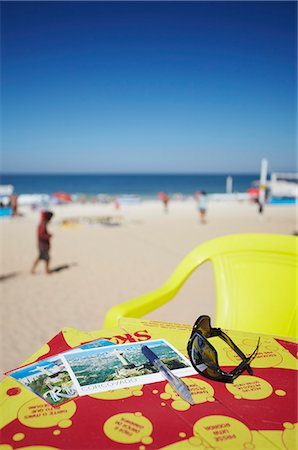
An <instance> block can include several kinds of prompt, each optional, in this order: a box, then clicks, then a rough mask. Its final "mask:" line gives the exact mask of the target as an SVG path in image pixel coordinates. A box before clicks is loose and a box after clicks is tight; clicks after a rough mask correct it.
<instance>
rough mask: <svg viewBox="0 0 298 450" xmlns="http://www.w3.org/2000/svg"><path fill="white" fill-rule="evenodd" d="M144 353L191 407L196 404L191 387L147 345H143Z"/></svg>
mask: <svg viewBox="0 0 298 450" xmlns="http://www.w3.org/2000/svg"><path fill="white" fill-rule="evenodd" d="M141 350H142V353H143V354H144V356H146V358H147V359H148V360H149V361H150V362H151V363H152V364H153V365H154V366H155V367H156V369H157V370H158V371H159V372H160V373H161V375H162V376H163V377H164V378H165V379H166V380H167V381H168V382H169V383H170V385H171V386H172V388H173V389H174V390H175V391H176V392H177V394H179V395H180V397H181V398H183V400H185V401H186V402H188V403H189V404H190V405H194V404H195V402H194V401H193V398H192V396H191V393H190V390H189V387H188V386H187V385H186V384H185V383H184V382H183V381H182V380H181V379H180V378H179V377H176V375H174V374H173V373H172V372H171V371H170V369H168V368H167V366H166V365H165V364H164V363H163V362H162V361H161V360H160V359H159V357H158V356H157V355H156V354H155V353H154V352H153V351H152V350H150V348H148V347H147V345H142V347H141Z"/></svg>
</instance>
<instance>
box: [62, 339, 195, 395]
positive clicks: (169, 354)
mask: <svg viewBox="0 0 298 450" xmlns="http://www.w3.org/2000/svg"><path fill="white" fill-rule="evenodd" d="M142 345H143V343H141V342H132V343H129V344H121V345H111V346H107V347H101V348H96V349H89V350H84V351H83V352H82V351H72V352H71V353H70V352H67V353H64V354H63V355H61V357H62V359H63V361H64V364H65V366H66V367H67V368H68V371H69V374H70V376H71V379H72V381H73V383H74V386H75V388H76V390H77V392H78V394H79V395H89V394H94V393H96V392H105V391H110V390H114V389H120V388H125V387H130V386H137V385H140V384H148V383H153V382H156V381H162V380H164V378H163V377H162V375H161V374H160V373H159V372H158V370H157V369H156V368H155V367H154V365H153V364H152V363H151V362H150V361H148V360H147V358H146V357H145V356H144V355H143V353H142V351H141V347H142ZM146 346H147V347H149V348H150V349H151V350H152V351H154V353H155V354H156V355H157V356H158V357H159V358H160V359H161V361H162V362H163V363H164V364H165V365H166V366H167V367H168V368H169V369H170V370H171V371H172V372H173V374H175V375H177V376H179V377H181V376H187V375H194V374H195V373H196V372H195V370H194V369H193V367H192V366H191V364H190V362H189V360H188V359H187V358H185V356H183V355H182V354H181V353H179V352H178V350H177V349H175V348H174V347H173V346H172V345H171V344H169V343H168V342H167V341H166V340H164V339H159V340H152V341H146Z"/></svg>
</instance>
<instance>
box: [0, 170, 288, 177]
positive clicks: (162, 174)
mask: <svg viewBox="0 0 298 450" xmlns="http://www.w3.org/2000/svg"><path fill="white" fill-rule="evenodd" d="M271 172H272V171H268V173H271ZM273 172H276V171H273ZM278 172H295V170H279V171H278ZM259 173H260V172H259V171H255V172H241V171H235V172H217V171H216V172H211V171H210V172H209V171H208V172H0V177H1V176H9V175H14V176H15V175H17V176H18V175H28V176H43V175H50V176H52V175H54V176H55V175H64V176H65V175H66V176H72V175H92V176H110V175H121V176H123V175H127V176H133V175H135V176H152V175H161V176H173V175H175V176H185V175H190V176H197V175H226V176H229V175H256V174H259Z"/></svg>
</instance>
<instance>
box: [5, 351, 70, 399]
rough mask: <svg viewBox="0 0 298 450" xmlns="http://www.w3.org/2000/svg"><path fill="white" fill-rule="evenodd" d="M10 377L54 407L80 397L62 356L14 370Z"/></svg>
mask: <svg viewBox="0 0 298 450" xmlns="http://www.w3.org/2000/svg"><path fill="white" fill-rule="evenodd" d="M8 375H9V376H11V377H13V378H14V379H15V380H17V381H19V382H20V383H22V384H23V385H24V386H25V387H27V388H28V389H30V391H32V392H34V393H35V394H37V395H38V396H39V397H41V398H43V399H44V400H45V401H47V402H48V403H50V404H51V405H53V406H59V405H61V404H62V403H65V402H66V401H69V400H71V399H73V398H75V397H77V396H78V392H77V390H76V389H75V387H74V384H73V381H72V379H71V377H70V375H69V373H68V370H67V368H66V367H65V365H64V362H63V361H62V359H61V357H60V355H57V356H53V357H52V358H46V359H43V360H41V361H38V362H36V363H33V364H29V365H28V366H24V367H21V368H20V369H16V370H13V371H12V372H9V373H8Z"/></svg>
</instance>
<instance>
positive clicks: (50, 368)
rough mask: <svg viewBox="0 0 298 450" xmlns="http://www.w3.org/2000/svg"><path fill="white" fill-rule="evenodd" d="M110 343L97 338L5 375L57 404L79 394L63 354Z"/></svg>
mask: <svg viewBox="0 0 298 450" xmlns="http://www.w3.org/2000/svg"><path fill="white" fill-rule="evenodd" d="M111 345H112V346H113V347H114V346H115V344H114V343H113V342H111V341H108V340H106V339H97V340H95V341H91V342H88V343H86V344H83V345H81V346H79V347H77V348H75V349H73V350H68V351H66V352H64V353H62V354H59V355H56V356H52V357H49V358H45V359H42V360H40V361H37V362H35V363H32V364H28V365H27V366H23V367H20V368H19V369H15V370H12V371H10V372H7V374H6V375H9V376H11V377H13V378H14V379H15V380H17V381H18V382H19V383H21V384H23V385H24V386H25V387H26V388H28V389H29V390H30V391H32V392H34V393H35V394H36V395H38V396H39V397H41V398H42V399H44V400H45V401H46V402H48V403H50V404H51V405H52V406H59V405H61V404H63V403H65V402H68V401H70V400H73V399H74V398H76V397H78V395H79V394H78V392H77V389H76V388H75V385H74V382H73V381H72V378H71V376H70V374H69V367H68V366H67V365H66V364H65V361H64V360H63V355H64V354H68V353H69V354H71V353H72V352H76V353H79V352H84V351H85V350H89V349H91V348H99V347H103V346H111Z"/></svg>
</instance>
